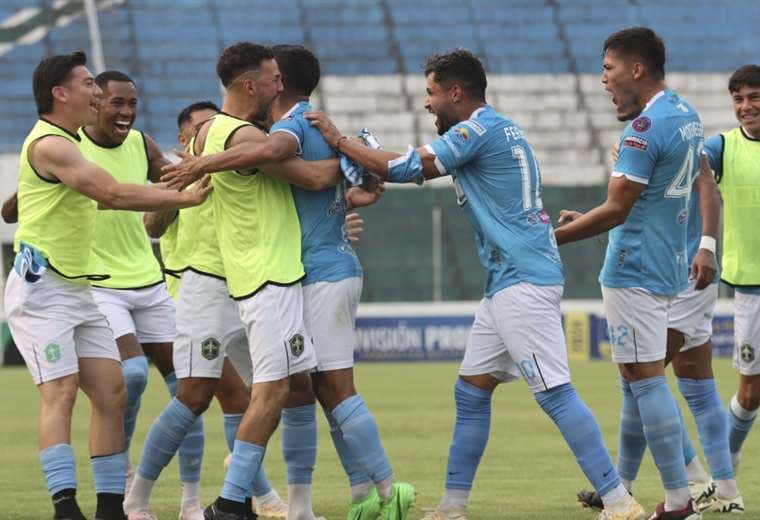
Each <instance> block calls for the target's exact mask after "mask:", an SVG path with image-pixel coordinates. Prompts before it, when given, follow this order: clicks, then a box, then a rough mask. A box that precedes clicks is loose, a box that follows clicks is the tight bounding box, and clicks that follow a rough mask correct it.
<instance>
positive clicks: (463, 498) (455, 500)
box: [438, 489, 470, 511]
mask: <svg viewBox="0 0 760 520" xmlns="http://www.w3.org/2000/svg"><path fill="white" fill-rule="evenodd" d="M469 501H470V491H469V490H466V489H447V490H446V492H445V493H444V494H443V498H442V499H441V503H440V504H438V509H440V510H441V511H451V510H458V509H463V510H466V509H467V503H468V502H469Z"/></svg>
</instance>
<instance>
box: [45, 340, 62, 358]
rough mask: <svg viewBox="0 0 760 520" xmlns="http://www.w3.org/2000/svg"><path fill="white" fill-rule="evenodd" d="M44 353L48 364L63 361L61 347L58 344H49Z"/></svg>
mask: <svg viewBox="0 0 760 520" xmlns="http://www.w3.org/2000/svg"><path fill="white" fill-rule="evenodd" d="M43 353H44V354H45V359H46V360H47V362H48V363H56V362H57V361H58V360H59V359H61V347H60V346H58V344H57V343H48V344H47V346H46V347H45V349H44V350H43Z"/></svg>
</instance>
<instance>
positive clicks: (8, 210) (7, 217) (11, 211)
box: [2, 192, 18, 224]
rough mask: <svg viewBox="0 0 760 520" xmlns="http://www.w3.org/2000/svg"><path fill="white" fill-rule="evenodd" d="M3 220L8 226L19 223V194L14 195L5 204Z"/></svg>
mask: <svg viewBox="0 0 760 520" xmlns="http://www.w3.org/2000/svg"><path fill="white" fill-rule="evenodd" d="M2 214H3V220H4V221H5V223H6V224H15V223H16V222H18V192H16V193H14V194H13V195H11V196H10V197H8V200H6V201H5V202H3V209H2Z"/></svg>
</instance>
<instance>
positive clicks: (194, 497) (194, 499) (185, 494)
mask: <svg viewBox="0 0 760 520" xmlns="http://www.w3.org/2000/svg"><path fill="white" fill-rule="evenodd" d="M200 490H201V483H200V482H183V483H182V509H185V508H186V507H187V506H191V505H200V498H199V496H200Z"/></svg>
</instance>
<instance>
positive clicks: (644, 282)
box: [599, 90, 704, 296]
mask: <svg viewBox="0 0 760 520" xmlns="http://www.w3.org/2000/svg"><path fill="white" fill-rule="evenodd" d="M703 145H704V130H703V129H702V122H701V121H700V119H699V115H698V114H697V113H696V112H695V111H694V109H693V108H692V107H691V105H689V104H688V103H687V102H686V101H685V100H683V99H682V98H681V97H680V96H679V95H678V94H676V93H675V92H673V91H672V90H664V91H662V92H660V93H658V94H657V95H655V96H654V97H653V98H652V100H651V101H650V102H649V103H647V106H646V107H645V108H644V110H643V111H642V112H641V114H640V115H639V116H638V117H637V118H636V119H634V120H633V121H631V122H630V123H628V125H627V126H626V128H625V130H624V131H623V134H622V136H621V138H620V143H619V148H618V149H619V155H618V160H617V162H616V163H615V169H614V172H613V176H625V177H627V178H628V179H630V180H632V181H634V182H640V183H643V184H646V188H644V191H643V192H642V193H641V195H639V198H638V200H637V201H636V202H635V204H634V205H633V208H632V209H631V212H630V213H629V214H628V218H627V219H626V220H625V222H624V223H623V224H621V225H620V226H618V227H616V228H614V229H613V230H612V231H610V234H609V243H608V245H607V254H606V256H605V259H604V267H603V268H602V272H601V274H600V275H599V282H600V283H601V284H602V285H604V286H605V287H612V288H625V287H642V288H644V289H646V290H648V291H650V292H652V293H654V294H658V295H663V296H675V295H676V294H678V293H679V292H681V291H683V290H684V289H686V287H687V285H688V269H689V253H688V251H687V223H688V221H689V209H690V207H691V199H692V185H693V182H694V179H696V176H697V175H698V174H699V163H700V156H701V153H702V148H703ZM698 233H699V236H701V225H700V231H699V232H698Z"/></svg>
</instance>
